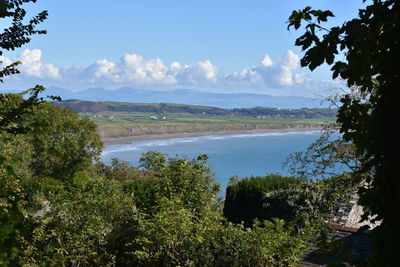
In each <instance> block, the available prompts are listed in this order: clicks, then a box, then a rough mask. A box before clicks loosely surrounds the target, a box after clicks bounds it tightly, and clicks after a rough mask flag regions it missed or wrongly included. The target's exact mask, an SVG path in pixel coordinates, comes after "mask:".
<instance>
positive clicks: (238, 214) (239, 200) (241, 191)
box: [224, 174, 300, 226]
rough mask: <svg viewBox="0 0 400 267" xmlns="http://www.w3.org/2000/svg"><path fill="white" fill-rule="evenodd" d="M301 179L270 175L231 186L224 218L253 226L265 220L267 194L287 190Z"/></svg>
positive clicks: (248, 179)
mask: <svg viewBox="0 0 400 267" xmlns="http://www.w3.org/2000/svg"><path fill="white" fill-rule="evenodd" d="M298 182H300V180H299V179H296V178H292V177H284V176H280V175H277V174H270V175H268V176H265V177H250V178H245V179H243V180H240V181H239V182H237V183H236V184H233V185H230V186H228V187H227V189H226V196H225V204H224V216H225V217H226V218H227V219H228V221H230V222H233V223H240V222H244V224H245V225H246V226H251V224H252V222H253V220H254V219H256V218H257V219H260V220H263V219H267V218H263V217H265V216H263V214H264V212H263V199H264V195H265V193H267V192H271V191H274V190H277V189H284V188H287V187H288V186H289V185H291V184H293V183H298Z"/></svg>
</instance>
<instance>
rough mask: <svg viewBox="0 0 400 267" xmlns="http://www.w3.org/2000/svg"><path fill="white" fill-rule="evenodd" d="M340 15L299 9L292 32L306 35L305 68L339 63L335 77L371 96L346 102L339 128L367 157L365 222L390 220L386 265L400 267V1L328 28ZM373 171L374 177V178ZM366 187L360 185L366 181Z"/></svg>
mask: <svg viewBox="0 0 400 267" xmlns="http://www.w3.org/2000/svg"><path fill="white" fill-rule="evenodd" d="M332 16H333V13H332V12H331V11H329V10H325V11H324V10H314V9H312V8H311V7H306V8H305V9H303V10H298V11H293V13H292V15H291V16H290V17H289V25H288V28H295V29H296V30H297V29H299V28H300V27H301V25H302V23H305V24H306V26H305V28H304V34H303V35H301V36H300V37H299V38H297V40H296V43H295V44H296V45H297V46H300V47H301V48H302V49H303V51H305V54H304V56H303V58H302V59H301V65H302V66H303V67H308V68H309V69H310V70H314V69H315V68H317V67H318V66H321V65H322V64H324V63H326V64H328V65H332V68H331V70H332V78H333V79H335V78H341V79H344V80H345V81H346V83H347V86H348V87H353V86H355V87H357V88H358V89H359V90H360V91H361V92H362V93H364V94H365V95H366V96H367V97H366V99H365V100H360V99H354V98H352V97H351V96H350V94H348V95H345V96H344V97H343V98H342V99H341V106H340V108H339V112H338V119H337V122H338V123H339V125H340V132H342V133H343V138H344V139H345V140H346V141H349V142H352V143H354V145H355V147H356V150H357V153H358V155H359V156H361V157H362V158H361V162H362V167H361V169H360V171H359V172H358V173H359V174H363V173H364V174H367V175H360V176H359V177H363V180H362V181H363V182H364V183H365V184H366V186H365V187H362V188H361V189H360V195H361V196H360V201H359V202H360V204H362V205H364V206H365V207H366V211H367V212H366V213H365V218H366V217H367V216H370V215H372V216H376V217H375V219H376V220H382V223H381V225H380V226H379V227H377V228H375V229H374V232H375V236H376V245H377V256H376V257H375V260H376V262H375V264H377V263H378V262H380V263H383V264H386V265H391V264H394V263H396V262H397V254H396V251H397V248H398V237H399V227H398V221H397V219H396V217H397V213H398V211H399V210H400V194H399V193H400V179H399V175H398V165H399V162H400V153H399V147H400V146H399V141H398V133H397V132H396V131H395V130H394V128H393V127H394V125H397V124H398V122H399V117H398V114H397V112H396V110H397V106H398V101H399V99H400V90H399V84H400V73H399V72H400V69H399V68H398V66H397V65H398V62H399V58H400V45H399V36H400V3H399V1H396V0H374V1H372V2H371V3H369V4H368V5H367V6H366V7H364V8H361V9H360V10H359V12H358V16H357V17H356V18H354V19H352V20H350V21H347V22H345V23H344V24H343V25H341V26H336V27H332V28H325V27H324V26H323V23H324V22H325V21H327V19H328V17H332ZM371 173H372V174H371ZM358 182H359V181H358Z"/></svg>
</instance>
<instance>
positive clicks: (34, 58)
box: [19, 49, 60, 79]
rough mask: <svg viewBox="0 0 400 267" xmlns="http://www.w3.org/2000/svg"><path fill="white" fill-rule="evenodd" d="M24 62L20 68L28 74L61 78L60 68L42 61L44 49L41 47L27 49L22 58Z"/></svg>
mask: <svg viewBox="0 0 400 267" xmlns="http://www.w3.org/2000/svg"><path fill="white" fill-rule="evenodd" d="M19 60H20V61H21V63H22V65H21V67H20V70H21V72H23V73H25V74H27V75H28V76H33V77H37V78H50V79H57V78H60V70H59V69H58V68H57V67H55V66H54V65H52V64H50V63H44V62H42V51H41V50H40V49H33V50H29V49H25V50H24V51H22V53H21V56H20V59H19Z"/></svg>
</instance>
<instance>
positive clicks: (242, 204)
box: [224, 174, 352, 230]
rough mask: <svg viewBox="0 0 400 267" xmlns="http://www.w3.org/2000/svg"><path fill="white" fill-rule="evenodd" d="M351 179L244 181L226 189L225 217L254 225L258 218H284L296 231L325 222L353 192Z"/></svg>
mask: <svg viewBox="0 0 400 267" xmlns="http://www.w3.org/2000/svg"><path fill="white" fill-rule="evenodd" d="M351 188H352V186H351V176H350V175H349V174H343V175H341V176H337V177H333V178H330V179H325V180H317V181H311V180H305V179H297V178H288V177H281V176H267V177H264V178H262V177H255V178H254V177H253V178H247V179H243V180H241V181H239V182H237V183H236V184H234V185H230V186H228V188H227V193H226V198H225V203H224V216H225V217H226V218H227V219H228V220H229V221H231V222H235V223H239V222H244V223H245V225H248V226H251V225H252V223H253V221H254V220H255V219H258V220H271V219H273V218H279V219H283V220H285V221H286V222H291V223H293V224H294V225H295V228H296V229H297V230H301V229H303V228H306V227H308V226H310V225H312V224H314V223H315V222H318V221H321V220H323V219H324V218H325V217H326V216H327V215H328V214H329V212H331V211H332V209H333V208H335V205H336V203H337V202H338V201H344V200H345V199H346V197H348V194H349V192H350V189H351Z"/></svg>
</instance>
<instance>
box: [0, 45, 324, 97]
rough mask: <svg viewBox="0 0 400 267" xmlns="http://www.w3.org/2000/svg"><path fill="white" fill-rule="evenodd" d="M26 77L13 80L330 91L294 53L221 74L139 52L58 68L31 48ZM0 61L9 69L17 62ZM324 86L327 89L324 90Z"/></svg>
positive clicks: (81, 85)
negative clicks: (301, 64) (304, 67)
mask: <svg viewBox="0 0 400 267" xmlns="http://www.w3.org/2000/svg"><path fill="white" fill-rule="evenodd" d="M16 60H20V61H21V62H22V63H23V65H21V67H20V70H21V75H13V76H12V77H11V78H10V77H9V78H7V79H8V80H9V81H7V83H9V82H11V81H19V84H18V85H19V86H21V83H26V84H27V86H32V84H35V83H41V84H44V85H45V86H52V85H54V86H59V87H65V88H68V89H72V90H82V89H86V88H88V87H104V88H110V89H111V88H118V87H125V86H127V87H129V86H131V87H137V86H144V87H145V88H154V89H160V88H162V89H166V90H168V88H177V87H180V86H188V87H189V88H195V89H198V90H214V91H219V92H253V93H254V92H258V93H265V94H272V95H308V96H310V95H312V94H313V93H314V92H316V91H318V90H324V89H326V87H327V84H328V83H327V82H321V81H318V80H314V79H312V78H310V76H309V74H308V73H305V72H303V71H302V70H301V69H300V64H299V62H300V58H299V56H298V55H296V54H295V53H294V52H293V51H292V50H288V51H287V52H286V53H285V54H284V55H282V56H281V57H278V58H275V59H274V60H272V58H271V57H270V56H269V55H265V56H264V57H262V59H261V61H260V63H259V64H258V66H256V67H252V68H243V69H242V70H240V71H237V72H233V73H227V74H221V73H219V69H218V68H217V67H216V66H215V65H213V64H212V62H211V61H210V60H203V61H199V62H197V63H195V64H192V65H187V64H181V63H179V62H172V63H170V64H169V65H168V64H165V63H164V62H163V61H162V60H161V59H160V58H153V59H145V58H143V57H142V56H141V55H138V54H124V55H122V57H121V58H120V60H119V61H117V62H112V61H109V60H107V59H99V60H97V61H96V62H94V63H93V64H90V65H88V66H78V65H77V66H71V67H66V68H61V69H59V68H57V67H56V66H54V65H52V64H50V63H46V62H43V61H42V51H41V50H40V49H33V50H29V49H25V50H24V51H23V52H22V53H21V55H20V56H19V58H18V59H16ZM16 60H11V59H8V58H5V57H0V61H3V64H2V65H3V66H5V65H7V64H9V63H11V62H13V61H16ZM321 85H322V86H324V88H321Z"/></svg>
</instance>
